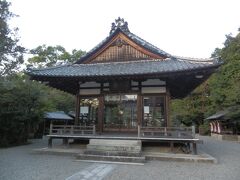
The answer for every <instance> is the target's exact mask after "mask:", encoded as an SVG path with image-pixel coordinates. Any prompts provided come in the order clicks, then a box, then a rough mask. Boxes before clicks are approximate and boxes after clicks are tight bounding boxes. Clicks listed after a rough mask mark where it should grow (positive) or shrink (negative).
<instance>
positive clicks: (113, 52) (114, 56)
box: [91, 38, 151, 63]
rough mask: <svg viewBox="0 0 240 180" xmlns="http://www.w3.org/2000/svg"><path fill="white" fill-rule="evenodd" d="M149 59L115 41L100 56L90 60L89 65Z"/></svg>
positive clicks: (125, 44)
mask: <svg viewBox="0 0 240 180" xmlns="http://www.w3.org/2000/svg"><path fill="white" fill-rule="evenodd" d="M143 59H151V58H150V56H149V55H147V54H144V53H142V52H140V51H139V50H137V49H135V48H134V47H132V46H131V45H129V44H128V43H126V42H125V41H124V40H122V39H120V38H119V39H117V40H116V41H114V42H113V43H112V44H111V45H110V46H109V47H108V48H106V49H105V50H104V51H103V52H102V53H101V54H99V55H98V56H97V57H95V58H94V59H92V60H91V63H97V62H110V61H111V62H119V61H133V60H143Z"/></svg>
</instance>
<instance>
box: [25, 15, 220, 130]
mask: <svg viewBox="0 0 240 180" xmlns="http://www.w3.org/2000/svg"><path fill="white" fill-rule="evenodd" d="M220 64H221V63H220V62H219V61H218V60H217V59H197V58H184V57H177V56H173V55H171V54H169V53H167V52H165V51H163V50H161V49H159V48H158V47H156V46H154V45H152V44H150V43H149V42H147V41H145V40H143V39H142V38H140V37H138V36H137V35H135V34H133V33H132V32H130V30H129V28H128V23H127V22H126V21H124V19H121V18H118V19H116V20H115V22H114V23H112V27H111V30H110V33H109V36H108V37H106V38H105V39H104V40H103V41H102V42H100V43H99V44H98V45H97V46H95V47H94V48H93V49H92V50H90V51H89V52H88V53H86V54H85V55H84V56H83V57H81V58H80V59H79V60H77V61H76V62H75V63H74V64H70V65H64V66H58V67H50V68H45V69H32V70H29V71H28V72H27V74H28V75H29V76H31V79H32V80H37V81H41V82H44V83H46V84H47V85H48V86H51V87H54V88H57V89H59V90H62V91H65V92H68V93H71V94H73V95H75V96H76V112H75V113H76V114H75V125H79V124H81V121H80V119H81V118H79V117H80V114H81V115H82V116H83V115H86V117H88V119H89V123H88V124H89V125H95V126H96V132H97V133H99V134H101V133H104V132H123V133H124V132H128V133H129V132H133V133H134V132H137V131H138V127H169V126H171V122H170V119H169V101H170V99H174V98H183V97H185V96H186V95H187V94H189V93H190V92H191V91H192V90H194V89H195V88H196V87H197V86H198V85H199V84H201V83H202V82H203V81H205V80H206V79H207V78H208V77H209V76H210V75H211V74H212V73H213V72H214V71H215V69H216V68H217V67H219V65H220ZM85 102H88V103H85Z"/></svg>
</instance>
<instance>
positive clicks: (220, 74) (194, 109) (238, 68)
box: [172, 29, 240, 125]
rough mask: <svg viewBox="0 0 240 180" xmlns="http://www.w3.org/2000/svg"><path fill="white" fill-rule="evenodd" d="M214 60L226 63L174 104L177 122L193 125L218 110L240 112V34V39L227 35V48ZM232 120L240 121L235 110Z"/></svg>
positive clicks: (239, 37)
mask: <svg viewBox="0 0 240 180" xmlns="http://www.w3.org/2000/svg"><path fill="white" fill-rule="evenodd" d="M239 30H240V29H239ZM212 57H219V58H220V59H221V60H222V61H223V62H224V64H223V65H222V66H221V67H220V68H219V69H218V71H217V72H215V73H214V74H213V75H212V76H211V77H210V78H209V79H208V80H207V81H206V82H205V83H203V84H202V85H200V86H199V87H198V88H196V89H195V90H194V91H193V93H191V94H190V95H189V96H188V97H186V98H184V99H182V100H174V101H173V102H172V111H173V112H172V119H173V120H175V122H176V121H177V120H176V119H178V120H179V121H181V122H183V123H184V124H187V125H189V124H190V122H193V121H196V120H198V121H199V124H201V123H200V122H201V120H203V119H204V118H206V117H208V116H210V115H212V114H214V113H216V112H217V111H220V110H225V109H228V108H231V109H232V108H233V109H240V32H239V33H238V34H237V36H236V37H232V35H227V36H226V41H225V42H224V47H223V48H222V49H219V48H216V49H215V51H214V53H213V54H212ZM189 105H190V106H189ZM201 113H202V115H201ZM229 118H230V119H232V120H236V119H240V111H239V110H234V113H230V114H229Z"/></svg>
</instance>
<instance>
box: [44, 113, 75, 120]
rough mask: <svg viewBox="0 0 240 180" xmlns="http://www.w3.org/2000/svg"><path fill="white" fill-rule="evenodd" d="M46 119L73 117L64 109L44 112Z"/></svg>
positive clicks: (67, 118) (68, 118)
mask: <svg viewBox="0 0 240 180" xmlns="http://www.w3.org/2000/svg"><path fill="white" fill-rule="evenodd" d="M44 118H45V119H51V120H73V118H72V117H70V116H69V115H67V114H66V113H64V112H63V111H56V112H46V113H45V114H44Z"/></svg>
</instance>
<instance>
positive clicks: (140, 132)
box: [138, 125, 141, 137]
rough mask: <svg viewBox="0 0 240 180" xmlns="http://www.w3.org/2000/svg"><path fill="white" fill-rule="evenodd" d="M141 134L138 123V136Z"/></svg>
mask: <svg viewBox="0 0 240 180" xmlns="http://www.w3.org/2000/svg"><path fill="white" fill-rule="evenodd" d="M140 136H141V127H140V125H138V137H140Z"/></svg>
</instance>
